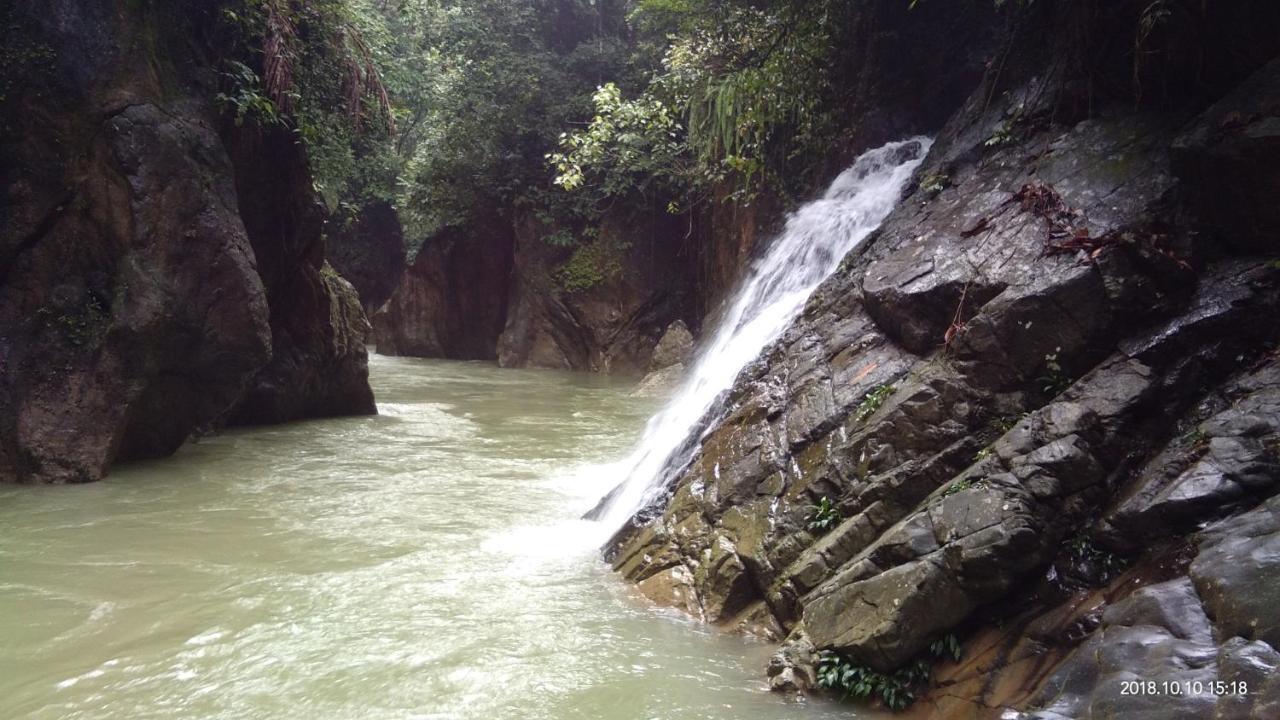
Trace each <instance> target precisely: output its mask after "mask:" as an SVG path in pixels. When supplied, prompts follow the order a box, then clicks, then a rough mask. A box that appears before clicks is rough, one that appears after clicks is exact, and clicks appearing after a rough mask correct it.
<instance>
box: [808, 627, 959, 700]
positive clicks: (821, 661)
mask: <svg viewBox="0 0 1280 720" xmlns="http://www.w3.org/2000/svg"><path fill="white" fill-rule="evenodd" d="M960 657H961V650H960V641H959V640H958V639H957V638H956V636H955V635H954V634H951V633H947V634H946V635H943V636H942V637H940V638H938V639H937V640H934V641H933V642H932V643H930V644H929V646H928V648H927V649H926V650H925V651H924V652H922V653H920V655H918V656H917V657H916V658H915V659H914V660H912V661H911V662H908V663H907V664H905V665H903V666H902V667H900V668H898V669H897V670H894V671H893V672H888V673H883V672H879V671H877V670H873V669H872V668H870V667H867V666H866V665H862V664H860V663H857V662H854V661H853V660H851V659H850V658H848V657H846V656H844V655H842V654H841V653H839V652H836V651H834V650H825V651H823V652H822V654H821V655H819V657H818V672H817V680H818V687H822V688H826V689H828V690H834V691H836V692H839V693H840V694H841V698H842V699H844V700H849V699H854V700H861V701H864V702H870V701H874V700H878V701H880V703H881V704H883V705H884V706H885V707H887V708H889V709H890V710H893V711H898V710H902V709H905V708H906V707H907V706H908V705H910V704H911V703H913V702H915V700H916V696H917V694H918V693H919V691H920V690H921V688H922V687H923V686H924V685H925V684H926V683H928V682H929V679H930V678H931V677H933V666H934V665H935V664H937V663H938V662H939V661H942V660H951V661H953V662H957V661H959V660H960Z"/></svg>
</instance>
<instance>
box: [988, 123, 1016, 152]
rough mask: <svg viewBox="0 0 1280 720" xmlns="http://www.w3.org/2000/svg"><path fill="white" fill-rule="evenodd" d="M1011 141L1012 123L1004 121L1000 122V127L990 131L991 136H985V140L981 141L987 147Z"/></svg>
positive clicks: (998, 145)
mask: <svg viewBox="0 0 1280 720" xmlns="http://www.w3.org/2000/svg"><path fill="white" fill-rule="evenodd" d="M1012 141H1013V123H1012V122H1004V123H1001V124H1000V127H998V128H996V129H995V131H993V132H992V133H991V137H989V138H987V139H986V141H985V142H983V143H982V144H983V145H985V146H987V147H989V148H994V147H1000V146H1002V145H1008V144H1009V143H1010V142H1012Z"/></svg>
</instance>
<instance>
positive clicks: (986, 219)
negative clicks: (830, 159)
mask: <svg viewBox="0 0 1280 720" xmlns="http://www.w3.org/2000/svg"><path fill="white" fill-rule="evenodd" d="M1113 12H1115V13H1116V15H1114V16H1107V15H1106V14H1104V15H1103V17H1102V18H1101V19H1100V18H1090V19H1086V20H1084V22H1085V23H1086V24H1085V26H1084V29H1085V31H1086V32H1090V33H1094V34H1095V35H1096V36H1098V37H1105V36H1106V34H1107V33H1108V32H1112V33H1117V32H1120V31H1118V30H1116V28H1121V27H1131V25H1127V24H1125V23H1127V22H1129V21H1130V20H1132V18H1129V17H1128V16H1126V15H1124V13H1125V12H1128V10H1126V9H1125V8H1123V7H1121V6H1117V7H1116V9H1114V10H1113ZM1240 17H1241V16H1240V15H1232V16H1231V17H1230V18H1229V21H1228V24H1229V23H1230V22H1237V21H1239V19H1240ZM1250 18H1251V21H1254V22H1256V21H1259V20H1260V19H1267V20H1270V21H1274V20H1275V17H1274V13H1271V14H1267V13H1265V12H1263V13H1259V14H1258V15H1255V16H1250ZM1080 21H1082V16H1080V15H1076V14H1074V13H1073V10H1072V9H1071V8H1067V7H1065V5H1061V6H1060V5H1054V4H1052V3H1050V4H1048V5H1047V6H1046V5H1044V4H1040V5H1037V6H1036V7H1031V8H1025V9H1024V10H1023V11H1021V14H1020V15H1019V19H1018V23H1021V25H1020V26H1019V27H1018V32H1016V33H1014V35H1013V39H1012V41H1011V44H1010V45H1009V46H1007V47H1006V48H1005V49H1004V50H1003V51H1002V52H1003V53H1004V56H1005V57H1006V60H1005V62H1004V63H1003V64H1001V65H999V67H998V68H995V69H993V71H992V72H991V73H990V74H989V75H988V77H987V79H986V81H985V82H984V83H983V85H982V86H981V87H978V88H976V90H975V92H974V94H973V96H972V97H971V99H970V100H969V101H967V103H966V104H965V106H964V107H963V108H962V109H961V110H960V111H959V112H958V113H957V114H956V115H955V117H953V118H952V119H951V120H950V121H948V123H947V126H946V127H945V128H944V129H943V130H942V132H941V134H940V135H939V138H938V141H937V142H936V143H935V145H934V148H933V150H932V151H931V154H930V156H929V158H928V159H927V160H926V162H925V164H924V166H923V167H922V169H921V171H920V174H919V182H918V184H917V186H916V187H915V188H914V189H913V190H912V191H911V192H910V193H909V194H908V196H907V197H906V198H904V200H903V201H902V203H901V204H900V206H899V208H898V209H897V210H896V211H895V212H894V213H893V214H892V215H891V216H890V217H889V218H888V219H887V220H886V222H885V223H884V224H883V226H882V227H881V229H880V230H879V231H878V232H877V233H876V235H874V236H873V237H872V238H871V239H870V240H868V241H867V243H865V244H864V245H863V247H862V248H861V249H860V250H858V251H855V253H854V254H853V255H852V256H850V257H849V258H846V261H845V264H844V266H843V267H842V269H841V270H840V271H839V272H838V273H837V274H836V275H835V276H834V277H832V278H830V279H829V281H828V282H827V283H825V284H824V286H823V287H822V288H820V289H819V291H818V292H817V293H816V294H815V296H814V297H813V298H812V299H811V300H810V302H809V304H808V306H807V308H806V310H805V313H804V315H803V316H802V318H801V319H800V320H799V321H798V322H797V323H796V325H795V326H794V327H793V328H791V329H790V330H789V331H788V332H787V334H786V335H785V336H784V337H783V338H782V340H781V341H780V342H779V343H777V344H776V345H775V346H773V347H770V348H768V349H766V351H765V353H764V354H763V356H762V357H761V358H760V360H759V361H758V362H757V363H755V364H754V365H753V366H750V367H748V369H747V370H746V371H744V373H743V374H742V375H741V376H740V377H739V378H738V381H737V383H736V385H735V387H734V389H733V390H732V392H731V393H730V394H729V395H728V397H727V398H726V399H725V402H724V404H723V407H722V408H721V409H720V410H719V411H718V412H717V413H716V414H715V415H714V416H713V417H709V418H707V423H709V428H708V429H707V432H706V433H704V434H702V435H701V437H702V439H701V442H700V445H699V447H698V448H697V449H696V453H695V454H694V455H693V459H692V460H691V462H690V463H689V464H688V465H687V466H685V467H682V468H676V469H675V471H674V472H673V473H672V475H671V476H670V477H669V478H668V479H667V481H668V489H669V492H668V495H667V498H666V499H665V500H664V501H663V502H662V503H660V504H659V505H656V506H654V507H651V508H648V509H646V510H645V511H642V513H641V514H640V515H639V516H637V517H636V518H635V519H634V521H633V523H632V524H631V525H630V526H628V527H627V528H624V530H623V531H622V532H621V533H619V535H618V536H617V537H616V538H615V539H614V540H613V542H612V543H611V544H610V546H609V548H608V550H607V557H608V558H609V559H610V560H611V561H612V563H613V565H614V567H615V568H616V569H617V570H618V571H619V572H621V573H622V574H623V575H624V576H626V577H627V578H629V579H631V580H632V581H634V582H636V583H637V584H638V586H639V588H640V590H641V591H642V592H643V593H644V594H646V595H648V596H649V597H651V598H652V599H654V600H655V601H658V602H661V603H664V604H669V605H674V606H677V607H680V608H683V609H685V610H687V611H688V612H690V613H692V614H694V615H696V616H698V617H701V618H703V619H704V620H706V621H708V622H713V623H717V624H720V625H723V626H725V627H730V628H737V629H743V630H748V631H751V632H756V633H760V634H764V635H767V636H771V637H775V638H779V639H781V638H787V642H786V643H785V644H784V647H783V650H782V651H781V652H780V653H779V655H778V656H777V657H776V658H775V660H774V662H773V663H772V664H771V667H770V669H769V672H770V674H771V676H772V677H773V681H774V684H775V686H778V687H784V688H797V687H799V688H804V687H811V686H812V683H813V679H814V664H815V662H816V657H815V653H816V652H817V651H836V652H838V653H840V654H841V655H842V656H843V657H844V658H846V659H847V660H848V661H849V662H853V663H857V664H860V665H863V666H866V667H868V668H871V669H874V670H878V671H886V672H887V671H892V670H895V669H897V668H899V667H902V666H904V665H906V664H907V663H909V662H911V661H912V660H913V659H915V658H917V657H919V656H920V654H921V653H922V652H924V651H925V650H926V648H927V646H928V645H929V643H930V642H931V641H932V640H934V639H936V638H937V637H939V636H940V635H941V634H942V633H945V632H959V633H960V634H961V636H962V637H964V638H966V639H967V640H968V641H969V648H970V652H971V654H972V657H971V659H970V660H969V661H966V663H965V664H963V665H961V666H956V667H952V668H948V669H946V670H944V671H943V672H942V673H941V674H940V675H939V676H938V678H937V679H936V680H935V683H936V685H937V686H938V688H939V689H937V690H936V691H935V693H934V694H933V695H932V696H930V697H929V698H926V700H927V702H926V703H924V704H922V706H921V708H920V709H919V710H917V712H920V713H925V714H922V715H921V717H926V716H927V717H992V716H997V715H999V714H1000V712H1002V711H1003V710H1004V709H1005V708H1008V707H1017V708H1030V709H1032V710H1031V712H1032V715H1031V716H1032V717H1045V718H1051V717H1052V718H1058V717H1062V718H1067V717H1070V718H1086V717H1119V716H1123V717H1131V716H1132V717H1142V716H1144V715H1142V714H1141V713H1143V712H1146V713H1147V715H1145V716H1148V717H1157V716H1158V717H1175V716H1176V717H1183V716H1185V717H1207V716H1208V715H1209V714H1212V713H1213V712H1218V713H1220V716H1222V717H1269V715H1268V714H1267V712H1268V710H1267V708H1274V707H1275V705H1274V704H1275V703H1276V702H1278V701H1280V694H1277V690H1276V689H1275V688H1274V687H1271V689H1269V690H1265V691H1264V683H1265V681H1264V680H1262V678H1263V677H1265V676H1266V673H1267V668H1270V667H1273V666H1274V665H1275V663H1274V657H1273V656H1274V655H1275V650H1274V646H1273V645H1271V644H1270V642H1269V641H1268V640H1267V637H1269V636H1268V634H1267V633H1268V632H1269V630H1268V628H1269V622H1270V620H1269V618H1270V617H1271V616H1272V615H1274V613H1269V614H1268V613H1266V612H1264V611H1263V610H1262V608H1261V605H1259V603H1262V602H1267V601H1268V598H1269V594H1268V592H1267V591H1264V590H1262V588H1264V587H1269V585H1268V583H1270V582H1272V580H1271V578H1272V575H1273V574H1274V567H1273V565H1274V558H1273V557H1272V555H1273V554H1274V551H1273V549H1272V548H1271V544H1272V542H1273V539H1274V538H1273V537H1272V533H1273V532H1274V530H1273V529H1271V524H1269V523H1273V522H1274V508H1273V507H1272V505H1273V504H1274V501H1266V504H1264V505H1262V506H1259V507H1258V509H1256V510H1253V511H1251V512H1248V513H1247V514H1245V515H1241V516H1238V517H1237V518H1235V520H1228V521H1225V522H1223V523H1222V524H1220V525H1217V526H1215V528H1214V529H1211V530H1209V531H1206V532H1205V533H1204V534H1203V535H1198V536H1190V535H1187V533H1191V532H1194V531H1195V529H1196V528H1197V527H1198V526H1200V525H1201V524H1203V523H1206V522H1210V521H1214V520H1217V519H1219V518H1223V517H1228V516H1230V515H1232V514H1234V513H1240V512H1241V511H1246V510H1248V509H1249V508H1252V507H1255V506H1258V503H1260V502H1262V501H1264V500H1265V499H1266V498H1267V497H1269V496H1271V495H1272V494H1273V493H1274V492H1275V490H1276V487H1277V482H1280V445H1278V444H1277V443H1278V442H1280V417H1278V416H1277V413H1276V410H1277V408H1276V405H1275V403H1276V397H1275V394H1274V393H1275V382H1276V377H1277V376H1276V373H1277V372H1280V362H1278V361H1277V359H1276V355H1275V352H1276V350H1275V348H1276V343H1277V342H1280V326H1277V325H1276V323H1275V322H1274V314H1275V313H1276V311H1277V310H1280V269H1277V267H1276V266H1275V263H1274V259H1273V256H1274V253H1275V251H1276V247H1277V245H1276V238H1277V237H1278V236H1280V225H1278V224H1277V223H1276V222H1275V217H1274V213H1272V212H1271V206H1270V205H1267V206H1266V207H1263V205H1264V204H1266V203H1265V202H1264V201H1263V200H1262V197H1263V195H1265V194H1266V193H1267V192H1269V191H1270V190H1269V189H1270V188H1274V187H1275V183H1276V182H1277V180H1280V173H1278V172H1277V170H1276V168H1277V167H1278V166H1277V164H1276V162H1275V161H1276V159H1277V158H1276V155H1277V150H1278V149H1280V146H1277V145H1276V143H1275V142H1274V138H1275V137H1276V136H1275V132H1274V128H1275V127H1277V123H1278V122H1280V115H1278V114H1277V113H1278V112H1280V94H1277V93H1276V91H1275V88H1276V85H1275V83H1276V82H1277V81H1278V80H1280V64H1277V63H1273V64H1271V65H1267V66H1265V67H1262V68H1261V69H1259V70H1257V72H1256V74H1254V75H1253V76H1252V77H1251V78H1250V79H1248V80H1245V81H1244V82H1243V84H1240V85H1239V89H1237V90H1236V91H1235V92H1234V93H1231V94H1228V95H1225V96H1222V97H1221V99H1220V100H1218V101H1217V103H1216V104H1213V105H1212V106H1209V107H1207V109H1206V105H1207V104H1208V103H1207V102H1206V100H1212V99H1213V97H1212V91H1210V90H1208V89H1206V88H1197V89H1195V90H1188V94H1186V95H1181V96H1179V97H1177V98H1173V99H1171V100H1170V106H1171V107H1174V108H1193V107H1194V108H1196V111H1195V112H1196V113H1198V114H1196V115H1194V116H1193V115H1191V114H1189V113H1187V112H1186V110H1181V109H1173V110H1166V111H1164V112H1162V113H1151V112H1136V111H1134V110H1133V104H1132V102H1129V103H1128V104H1127V105H1125V106H1123V107H1122V106H1121V104H1115V105H1111V106H1108V107H1107V109H1106V110H1105V111H1102V110H1100V109H1099V108H1096V107H1095V108H1093V111H1092V112H1090V111H1087V109H1086V108H1087V105H1085V104H1084V103H1080V104H1077V102H1076V101H1077V100H1078V99H1081V98H1083V97H1085V96H1086V95H1088V93H1082V89H1081V87H1080V86H1079V85H1077V84H1076V80H1077V79H1076V78H1075V77H1073V76H1072V75H1071V74H1070V72H1069V71H1067V72H1064V71H1062V70H1061V69H1060V68H1059V69H1058V70H1054V68H1055V67H1059V66H1057V65H1055V63H1056V60H1054V59H1053V58H1055V54H1054V53H1055V49H1054V48H1052V46H1046V47H1036V45H1037V43H1039V44H1040V45H1043V43H1042V42H1041V41H1040V40H1037V39H1035V38H1043V37H1045V36H1046V33H1047V32H1048V31H1049V30H1051V29H1052V28H1055V27H1064V26H1068V23H1073V22H1080ZM1088 23H1101V25H1089V24H1088ZM1232 27H1235V28H1236V29H1237V30H1238V29H1239V26H1232ZM1227 30H1228V32H1226V36H1232V37H1234V35H1232V33H1231V32H1229V30H1230V28H1227ZM1214 32H1223V28H1222V27H1216V28H1214ZM1102 44H1103V45H1105V42H1104V43H1102ZM1175 45H1176V44H1175ZM1276 50H1277V48H1276V47H1275V43H1274V41H1264V42H1263V43H1262V44H1261V45H1258V46H1243V47H1233V48H1231V49H1230V53H1224V52H1223V48H1221V47H1215V46H1208V47H1207V48H1204V49H1203V50H1202V59H1203V61H1204V62H1206V63H1207V64H1208V65H1209V66H1211V67H1213V68H1214V70H1215V72H1216V73H1217V75H1216V77H1217V79H1218V80H1219V81H1220V84H1219V85H1217V86H1215V88H1216V92H1217V93H1218V94H1219V95H1222V93H1223V91H1224V90H1225V89H1226V88H1228V87H1230V86H1231V85H1233V84H1237V83H1239V82H1240V81H1241V79H1242V77H1243V74H1242V73H1243V71H1245V70H1247V69H1256V68H1258V67H1259V66H1260V65H1261V62H1260V60H1262V59H1265V58H1266V57H1269V56H1273V55H1274V54H1275V52H1276ZM1170 52H1171V59H1169V60H1168V62H1169V67H1174V68H1176V67H1179V63H1180V62H1181V59H1180V58H1182V56H1181V55H1178V54H1177V52H1176V51H1170ZM1227 55H1231V57H1232V60H1231V61H1222V58H1223V57H1226V56H1227ZM1242 58H1245V59H1243V60H1242ZM1095 59H1096V60H1097V61H1098V62H1100V63H1105V62H1107V61H1108V58H1107V57H1105V56H1104V55H1100V56H1099V57H1096V58H1095ZM1219 61H1221V62H1219ZM1215 63H1218V64H1215ZM1113 72H1119V71H1114V70H1113ZM1099 77H1101V74H1099V75H1095V76H1094V77H1093V80H1094V81H1095V82H1107V81H1106V80H1099ZM1090 97H1093V98H1094V99H1095V100H1097V101H1098V102H1100V103H1101V99H1100V98H1099V97H1098V96H1090ZM1077 107H1078V108H1080V110H1078V111H1073V108H1077ZM1224 194H1229V195H1230V196H1231V197H1230V198H1229V200H1228V205H1227V206H1226V209H1224V207H1223V206H1222V205H1219V204H1218V202H1217V200H1218V199H1220V198H1221V196H1222V195H1224ZM821 498H828V499H830V500H831V501H832V502H833V504H834V506H835V508H836V512H837V515H838V517H837V520H838V521H837V522H834V523H832V524H833V525H834V527H832V528H831V529H830V530H829V531H823V530H821V529H818V528H817V527H815V526H814V525H813V524H812V523H811V518H812V517H813V513H814V510H813V507H814V506H815V505H817V504H818V502H819V500H820V499H821ZM1236 528H1241V530H1240V531H1239V534H1236V532H1235V529H1236ZM1120 558H1123V561H1121V560H1119V559H1120ZM1112 561H1114V562H1112ZM1121 562H1125V563H1128V564H1129V565H1130V566H1131V567H1132V569H1131V570H1130V571H1128V572H1127V573H1125V574H1123V576H1121V577H1119V578H1117V577H1116V575H1117V572H1118V570H1117V568H1116V567H1115V566H1114V565H1118V564H1120V563H1121ZM1135 591H1137V592H1135ZM1273 640H1274V638H1273ZM1081 642H1084V644H1083V645H1081ZM1077 646H1078V647H1077ZM1268 663H1270V664H1268ZM1126 673H1127V674H1126ZM1137 677H1141V678H1142V679H1144V680H1146V679H1156V680H1160V681H1164V680H1169V681H1174V680H1178V679H1188V678H1195V679H1201V680H1204V679H1211V680H1223V679H1228V678H1236V677H1241V678H1243V677H1250V678H1258V684H1256V685H1254V687H1255V688H1257V689H1258V693H1257V694H1256V695H1254V694H1251V695H1250V696H1249V697H1247V698H1241V697H1236V698H1234V699H1232V698H1221V699H1220V698H1217V697H1211V696H1207V695H1205V694H1204V693H1201V694H1200V695H1199V696H1194V697H1192V696H1188V697H1184V698H1181V699H1177V700H1171V699H1170V698H1168V697H1151V696H1146V697H1133V698H1129V697H1128V696H1126V697H1121V696H1120V691H1119V689H1118V688H1117V687H1115V685H1116V683H1117V682H1118V681H1119V680H1121V679H1135V678H1137ZM1265 687H1270V686H1269V685H1267V686H1265ZM928 713H933V714H928ZM1129 713H1133V714H1129ZM1160 713H1169V714H1160ZM1179 713H1181V714H1179Z"/></svg>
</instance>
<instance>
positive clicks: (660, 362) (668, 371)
mask: <svg viewBox="0 0 1280 720" xmlns="http://www.w3.org/2000/svg"><path fill="white" fill-rule="evenodd" d="M692 359H693V334H692V333H690V332H689V328H688V327H687V326H685V324H684V321H682V320H677V321H675V322H673V323H671V324H670V325H668V326H667V331H666V332H664V333H662V337H661V338H660V339H659V340H658V344H657V345H655V346H654V348H653V356H652V357H651V358H649V372H648V374H647V375H645V376H644V378H643V379H642V380H641V381H640V384H639V385H637V386H636V389H635V390H633V391H632V394H633V395H655V396H661V395H668V394H670V393H671V392H673V391H675V389H676V388H677V387H679V385H680V380H681V379H683V378H684V374H685V366H686V365H687V364H688V363H689V362H690V361H691V360H692Z"/></svg>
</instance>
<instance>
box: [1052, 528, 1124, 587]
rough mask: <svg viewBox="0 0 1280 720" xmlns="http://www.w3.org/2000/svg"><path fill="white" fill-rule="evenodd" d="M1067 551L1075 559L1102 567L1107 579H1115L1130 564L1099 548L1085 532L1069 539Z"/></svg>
mask: <svg viewBox="0 0 1280 720" xmlns="http://www.w3.org/2000/svg"><path fill="white" fill-rule="evenodd" d="M1066 550H1067V553H1068V554H1069V555H1071V556H1072V557H1074V558H1075V559H1077V560H1080V561H1083V562H1088V563H1092V564H1094V565H1097V566H1098V567H1100V568H1101V569H1102V572H1103V576H1104V577H1105V578H1110V577H1114V576H1115V575H1116V574H1117V573H1119V572H1120V571H1121V570H1124V569H1125V567H1127V566H1128V564H1129V563H1128V561H1127V560H1125V559H1124V558H1123V557H1121V556H1119V555H1116V554H1115V553H1112V552H1108V551H1106V550H1103V549H1101V548H1099V547H1098V546H1097V545H1095V544H1094V542H1093V539H1092V538H1091V537H1089V535H1088V533H1087V532H1085V531H1081V532H1079V533H1077V534H1076V535H1074V536H1073V537H1072V538H1071V539H1069V540H1068V541H1067V542H1066Z"/></svg>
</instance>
